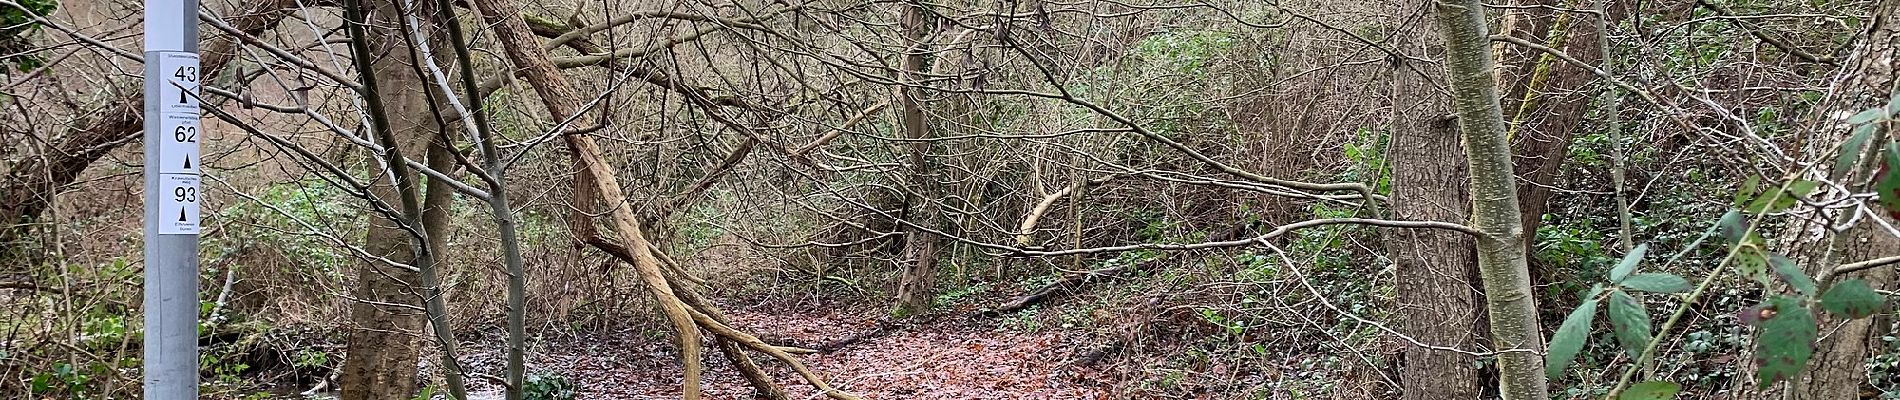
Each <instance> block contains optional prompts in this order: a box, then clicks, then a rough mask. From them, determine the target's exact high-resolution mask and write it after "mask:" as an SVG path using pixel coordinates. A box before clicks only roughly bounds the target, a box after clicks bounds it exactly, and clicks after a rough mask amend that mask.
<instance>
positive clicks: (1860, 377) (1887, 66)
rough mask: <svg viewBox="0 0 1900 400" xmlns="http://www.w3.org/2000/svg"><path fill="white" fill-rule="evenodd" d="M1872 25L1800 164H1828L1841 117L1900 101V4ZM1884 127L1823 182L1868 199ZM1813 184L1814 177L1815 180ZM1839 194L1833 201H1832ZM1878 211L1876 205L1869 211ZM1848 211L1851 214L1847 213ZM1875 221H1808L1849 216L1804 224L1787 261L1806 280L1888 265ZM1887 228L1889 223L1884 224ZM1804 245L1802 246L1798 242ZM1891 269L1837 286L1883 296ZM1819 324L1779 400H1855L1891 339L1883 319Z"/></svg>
mask: <svg viewBox="0 0 1900 400" xmlns="http://www.w3.org/2000/svg"><path fill="white" fill-rule="evenodd" d="M1871 14H1872V15H1873V16H1874V20H1873V23H1872V24H1869V28H1868V30H1867V31H1866V32H1865V34H1864V35H1863V36H1862V37H1861V40H1860V43H1859V45H1858V48H1857V49H1856V50H1855V52H1854V57H1852V58H1849V59H1848V63H1847V65H1845V66H1844V68H1845V69H1844V70H1843V73H1844V79H1839V80H1836V82H1839V84H1838V85H1837V86H1836V87H1835V88H1834V90H1833V94H1834V96H1833V99H1832V100H1831V101H1830V105H1829V106H1828V107H1821V108H1819V109H1821V110H1825V112H1824V113H1822V114H1820V115H1819V116H1818V118H1816V120H1818V121H1820V122H1821V124H1822V125H1821V126H1822V128H1819V129H1816V130H1815V131H1816V133H1817V134H1818V135H1821V137H1820V140H1813V142H1815V144H1814V145H1813V146H1811V147H1809V148H1807V149H1805V151H1806V152H1807V153H1808V157H1806V158H1807V159H1819V160H1827V159H1829V156H1831V155H1833V154H1836V153H1835V151H1836V149H1838V148H1839V147H1840V144H1841V143H1842V142H1845V141H1846V140H1847V138H1848V137H1850V136H1851V135H1852V133H1851V132H1852V130H1851V129H1850V128H1848V127H1846V126H1845V125H1840V124H1839V123H1838V118H1839V117H1840V116H1845V115H1852V114H1854V113H1858V112H1860V111H1861V110H1866V109H1870V108H1875V107H1881V106H1884V105H1886V104H1887V101H1888V99H1889V98H1891V97H1893V96H1894V95H1895V94H1900V79H1897V78H1900V77H1897V75H1900V74H1896V73H1895V65H1894V64H1893V60H1894V59H1895V57H1897V56H1900V21H1896V20H1895V18H1900V1H1896V0H1884V1H1881V2H1879V4H1877V5H1876V7H1875V9H1874V10H1873V11H1872V13H1871ZM1873 123H1878V124H1884V125H1885V126H1883V127H1881V131H1880V133H1879V134H1876V135H1874V137H1875V138H1885V140H1870V143H1868V144H1866V145H1865V146H1866V147H1863V149H1873V150H1876V151H1872V152H1869V153H1867V154H1866V155H1864V156H1863V158H1862V161H1861V162H1860V163H1857V165H1855V166H1854V167H1853V168H1852V170H1850V171H1829V173H1828V175H1831V176H1840V177H1847V178H1846V179H1848V181H1847V182H1846V184H1847V185H1848V187H1850V188H1856V191H1861V192H1864V191H1867V190H1869V189H1871V188H1872V187H1873V185H1872V184H1871V182H1872V181H1873V180H1874V179H1878V176H1877V175H1878V174H1877V173H1876V172H1877V170H1878V169H1879V166H1880V165H1881V164H1883V163H1881V162H1879V157H1880V153H1881V152H1880V151H1877V150H1878V149H1881V148H1882V147H1883V146H1884V145H1885V143H1886V142H1888V141H1892V140H1893V137H1894V130H1893V127H1894V124H1893V123H1891V122H1873ZM1817 178H1818V177H1817ZM1842 195H1846V193H1833V194H1830V195H1829V196H1831V197H1839V196H1842ZM1868 206H1869V207H1873V208H1874V209H1875V210H1879V209H1880V206H1879V205H1877V204H1869V205H1868ZM1849 210H1852V208H1849ZM1874 214H1876V215H1862V216H1861V217H1862V220H1861V221H1860V222H1859V223H1858V224H1856V225H1854V227H1852V228H1849V229H1848V230H1847V231H1846V232H1839V233H1836V232H1833V231H1829V230H1827V229H1826V226H1821V225H1814V222H1813V221H1822V222H1826V223H1828V226H1838V225H1837V224H1839V223H1844V222H1845V221H1847V220H1848V219H1849V218H1851V217H1853V215H1843V214H1841V213H1834V214H1833V215H1823V216H1822V217H1823V218H1818V219H1812V220H1803V221H1810V222H1809V223H1808V224H1807V225H1805V226H1800V227H1799V228H1800V229H1798V230H1796V231H1795V232H1794V235H1795V236H1796V237H1795V238H1793V239H1795V240H1791V241H1790V242H1792V243H1802V244H1809V245H1808V246H1805V247H1800V248H1797V249H1796V250H1795V251H1796V252H1797V253H1795V254H1793V258H1794V259H1796V260H1797V261H1799V262H1801V263H1802V264H1804V265H1806V266H1807V268H1808V270H1809V271H1810V273H1811V274H1816V275H1818V274H1821V273H1823V271H1826V270H1828V269H1831V268H1833V267H1834V266H1837V265H1841V264H1846V263H1852V262H1856V261H1861V260H1867V259H1873V258H1879V257H1887V256H1892V255H1895V254H1900V238H1896V237H1894V236H1893V235H1892V234H1891V233H1888V232H1887V231H1886V230H1884V229H1881V228H1880V227H1878V226H1877V225H1876V224H1878V223H1879V222H1877V221H1871V220H1868V219H1871V218H1887V217H1886V216H1885V215H1884V214H1886V213H1884V212H1876V213H1874ZM1886 222H1888V223H1893V222H1894V221H1892V220H1891V219H1889V220H1887V221H1886ZM1801 239H1808V240H1801ZM1894 275H1895V272H1894V268H1893V267H1878V268H1874V269H1871V270H1867V271H1862V272H1859V273H1856V274H1852V275H1849V276H1844V277H1842V278H1858V279H1862V280H1865V281H1867V283H1868V284H1869V285H1870V286H1873V287H1874V288H1875V289H1877V290H1888V289H1891V287H1892V286H1893V284H1894ZM1823 281H1824V282H1829V281H1832V282H1838V281H1839V279H1824V280H1823ZM1817 319H1818V320H1819V321H1820V323H1821V339H1820V341H1819V342H1818V343H1816V345H1815V349H1816V350H1815V353H1814V358H1812V359H1811V360H1810V361H1809V363H1808V366H1807V368H1806V369H1805V370H1803V372H1802V374H1801V375H1799V376H1797V377H1795V378H1794V379H1792V380H1791V382H1790V385H1789V390H1788V396H1787V397H1786V398H1790V399H1798V400H1810V399H1812V400H1825V399H1856V398H1860V397H1861V391H1862V388H1863V387H1865V386H1867V380H1868V376H1867V372H1868V371H1867V364H1866V360H1867V358H1868V357H1870V356H1872V355H1873V354H1875V353H1877V352H1878V351H1881V350H1880V349H1882V348H1883V346H1884V343H1883V342H1881V341H1880V337H1881V336H1882V335H1886V334H1890V333H1891V329H1892V328H1891V326H1889V324H1890V323H1891V322H1890V321H1885V319H1884V318H1879V317H1876V318H1862V319H1853V320H1848V319H1843V318H1836V317H1833V316H1831V315H1825V314H1823V315H1817Z"/></svg>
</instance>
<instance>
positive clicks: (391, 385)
mask: <svg viewBox="0 0 1900 400" xmlns="http://www.w3.org/2000/svg"><path fill="white" fill-rule="evenodd" d="M396 1H401V0H384V1H377V2H376V3H375V4H373V5H370V7H371V9H370V10H368V18H369V20H370V21H371V23H370V26H369V27H366V28H369V29H367V38H366V39H367V41H368V42H369V43H368V45H369V47H370V51H371V52H372V54H373V55H374V56H373V57H374V58H373V59H372V60H370V61H369V65H370V66H371V67H370V71H369V73H370V74H374V75H375V76H376V77H377V78H378V79H376V80H375V85H374V88H375V91H376V93H377V97H378V98H380V101H381V103H382V104H383V106H384V108H383V110H382V111H381V112H383V113H384V114H385V115H386V116H387V118H388V121H387V123H388V124H389V126H386V127H381V128H380V129H388V130H389V133H390V134H391V135H399V136H395V137H394V139H395V141H396V143H394V145H395V146H394V148H393V149H392V151H395V152H398V153H401V154H426V155H427V156H426V160H425V162H426V163H427V164H428V165H429V167H430V168H432V169H436V170H438V171H447V170H448V169H449V168H450V167H451V166H453V165H454V164H453V160H452V159H451V158H450V157H451V156H450V155H449V154H448V151H449V150H448V149H447V147H446V146H447V144H444V143H441V142H440V141H439V140H438V138H440V137H441V135H440V134H439V130H440V128H441V126H440V125H439V124H438V123H437V120H436V119H435V114H434V111H433V110H432V109H431V107H433V104H431V99H430V96H431V94H430V93H428V91H429V90H431V89H430V88H431V87H432V86H431V85H429V84H428V82H426V81H424V80H423V78H422V77H421V76H420V75H418V74H417V73H416V71H417V70H416V69H415V68H416V67H415V65H416V64H415V63H416V62H417V60H416V59H415V57H414V52H412V51H411V50H410V48H409V46H410V45H409V44H408V41H407V40H405V39H404V38H405V36H407V32H404V31H403V30H402V29H400V28H397V27H400V26H403V22H402V21H401V19H402V18H403V12H404V9H403V7H399V6H398V5H397V4H396ZM421 15H432V13H422V14H421ZM359 65H361V64H359ZM372 112H374V111H372ZM385 145H386V146H387V145H388V144H385ZM384 166H386V167H389V168H391V170H392V173H401V174H403V175H404V176H403V177H401V178H399V179H401V180H407V181H408V182H418V181H420V175H419V174H416V173H413V172H411V171H409V170H408V168H406V167H405V166H402V165H397V164H395V163H386V164H385V165H384ZM370 170H372V171H379V170H380V168H378V165H375V164H372V165H371V166H370ZM391 175H392V174H391V173H379V174H377V178H376V181H375V183H374V184H373V185H372V186H371V189H370V194H371V195H372V196H374V197H375V198H376V199H377V201H381V202H384V203H386V204H401V203H402V202H403V201H404V199H403V197H404V196H405V193H403V190H402V189H403V188H401V187H399V185H401V184H402V182H392V181H391V180H390V178H391ZM452 190H453V188H450V187H449V186H448V184H447V183H446V182H443V181H441V180H439V179H430V180H428V183H427V188H426V193H425V194H422V198H421V199H420V200H421V204H420V207H421V209H420V219H419V220H418V222H420V223H421V225H422V229H423V231H424V235H423V236H424V237H426V239H427V243H422V244H421V245H423V246H427V249H425V250H424V251H425V252H426V251H430V250H428V249H434V250H440V249H443V248H446V247H447V233H448V232H447V231H448V229H447V228H448V225H449V202H450V200H451V199H452V197H451V195H452V192H451V191H452ZM403 224H404V222H403V221H395V220H391V219H389V218H383V217H373V218H371V224H370V228H369V231H368V233H367V234H366V235H365V238H364V244H363V249H364V250H365V251H367V252H369V253H370V254H375V255H380V256H383V257H385V258H388V259H390V260H394V261H397V262H402V263H406V264H409V265H411V266H414V267H416V268H439V267H440V266H441V265H442V263H440V262H439V260H440V259H441V257H424V254H419V253H418V252H417V251H416V250H417V247H416V246H417V243H415V242H414V241H413V240H412V239H413V235H411V234H410V233H409V232H408V231H406V230H405V229H404V228H403ZM425 263H428V264H432V265H423V264H425ZM356 275H357V284H356V287H355V288H354V289H353V291H354V293H353V295H354V296H355V297H356V298H357V299H359V300H364V301H358V302H355V303H352V304H351V306H350V319H351V321H353V322H354V323H355V325H356V326H355V329H353V330H351V331H350V334H349V339H348V344H347V347H346V352H347V353H346V354H347V355H348V357H347V358H345V359H344V363H343V366H342V369H341V371H340V372H339V377H338V380H339V382H338V383H339V384H340V385H339V386H341V397H342V398H344V399H394V400H402V399H409V398H411V397H412V396H413V395H414V393H415V391H416V388H417V384H418V383H419V382H418V376H417V373H418V371H417V369H416V362H417V359H418V357H420V355H421V342H420V341H418V338H419V337H421V336H420V334H421V331H422V329H423V327H424V321H425V317H426V316H427V315H426V314H425V312H424V311H423V310H424V309H425V308H424V304H425V303H426V302H425V301H424V296H425V295H424V294H423V293H424V292H426V291H430V290H429V289H432V285H433V284H434V283H433V282H427V279H424V278H425V277H424V276H423V274H422V273H420V272H419V271H417V270H412V269H408V268H401V267H397V266H393V265H384V264H381V263H377V262H371V261H366V262H364V263H362V264H361V265H359V266H358V269H357V273H356ZM431 306H434V305H431ZM436 312H438V313H439V312H442V310H436ZM439 329H447V327H440V328H439ZM449 340H453V338H449ZM444 345H445V346H450V345H452V343H444ZM450 353H451V354H452V352H450ZM444 367H445V369H447V371H448V373H449V374H451V375H453V374H456V373H459V372H458V371H455V370H454V369H453V366H449V365H444ZM457 378H459V377H457ZM457 380H459V379H457Z"/></svg>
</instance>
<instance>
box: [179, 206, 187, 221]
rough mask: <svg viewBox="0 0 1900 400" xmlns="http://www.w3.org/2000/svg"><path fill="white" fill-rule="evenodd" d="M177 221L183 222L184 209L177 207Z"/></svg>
mask: <svg viewBox="0 0 1900 400" xmlns="http://www.w3.org/2000/svg"><path fill="white" fill-rule="evenodd" d="M178 222H185V209H183V208H180V209H178Z"/></svg>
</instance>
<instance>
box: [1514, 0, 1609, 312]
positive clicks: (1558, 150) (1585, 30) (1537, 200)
mask: <svg viewBox="0 0 1900 400" xmlns="http://www.w3.org/2000/svg"><path fill="white" fill-rule="evenodd" d="M1511 3H1512V5H1514V6H1518V7H1520V8H1513V9H1511V10H1510V11H1509V12H1507V13H1506V15H1505V18H1504V23H1503V24H1502V26H1501V27H1500V29H1501V31H1500V32H1499V33H1498V34H1500V35H1508V36H1515V37H1519V38H1523V39H1525V40H1527V41H1530V42H1532V43H1542V44H1544V45H1545V46H1549V47H1551V48H1555V49H1562V50H1564V53H1566V54H1569V55H1570V56H1571V57H1574V58H1576V59H1577V60H1578V61H1583V62H1587V63H1599V62H1601V61H1602V60H1603V50H1602V48H1601V46H1599V41H1598V40H1597V39H1598V38H1597V35H1599V34H1600V33H1599V32H1598V29H1597V26H1596V24H1594V23H1592V22H1593V21H1587V20H1583V19H1581V18H1580V17H1579V15H1581V14H1578V13H1573V12H1561V13H1560V12H1558V11H1554V9H1556V8H1576V7H1575V6H1574V4H1568V3H1574V1H1570V2H1566V1H1557V0H1516V1H1512V2H1511ZM1546 7H1551V8H1546ZM1497 53H1498V54H1499V56H1500V57H1499V62H1500V65H1499V68H1498V83H1499V85H1500V86H1499V89H1500V95H1502V97H1501V98H1500V99H1499V100H1500V102H1501V104H1500V105H1501V106H1502V111H1503V112H1504V116H1505V117H1506V121H1507V122H1508V123H1509V126H1510V130H1509V132H1510V133H1509V134H1508V136H1509V137H1510V139H1511V147H1512V148H1513V149H1514V151H1513V154H1512V165H1513V169H1514V170H1515V171H1517V173H1518V179H1519V182H1518V185H1517V194H1518V200H1519V203H1520V205H1521V206H1522V207H1523V215H1522V219H1523V225H1524V238H1525V240H1524V245H1525V246H1527V247H1528V246H1530V245H1532V244H1533V243H1532V242H1533V241H1535V239H1536V233H1537V228H1538V227H1539V226H1541V225H1542V224H1543V217H1544V213H1546V212H1548V211H1549V210H1550V199H1551V195H1552V194H1553V192H1552V191H1551V188H1552V187H1553V186H1552V184H1554V183H1555V182H1556V180H1557V172H1558V170H1559V168H1560V167H1562V166H1563V162H1564V155H1565V153H1566V152H1568V151H1569V149H1570V141H1571V139H1572V138H1575V137H1576V129H1577V126H1578V125H1580V124H1581V123H1582V122H1583V116H1584V112H1585V111H1586V110H1587V109H1588V107H1589V105H1590V96H1589V93H1588V92H1586V91H1584V89H1585V88H1586V87H1587V86H1588V85H1589V84H1590V82H1591V81H1592V80H1593V79H1594V78H1595V75H1593V74H1591V73H1590V71H1588V70H1585V69H1584V68H1583V67H1580V66H1577V65H1575V64H1571V63H1567V62H1563V61H1559V60H1556V59H1555V57H1552V56H1550V55H1549V54H1545V53H1543V52H1540V51H1536V50H1531V49H1526V48H1523V47H1521V46H1516V45H1512V44H1509V43H1501V44H1499V45H1498V51H1497ZM1533 267H1535V266H1533ZM1535 272H1536V273H1533V274H1532V276H1533V277H1534V278H1540V280H1542V281H1545V282H1551V281H1556V280H1558V279H1559V278H1556V277H1552V276H1549V275H1550V272H1551V271H1547V270H1542V269H1541V268H1539V270H1538V271H1535Z"/></svg>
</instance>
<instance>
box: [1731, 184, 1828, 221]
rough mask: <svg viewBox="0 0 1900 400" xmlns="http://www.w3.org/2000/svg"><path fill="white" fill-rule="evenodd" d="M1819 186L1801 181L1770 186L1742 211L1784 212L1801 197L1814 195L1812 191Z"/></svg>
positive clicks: (1753, 212) (1752, 212) (1757, 212)
mask: <svg viewBox="0 0 1900 400" xmlns="http://www.w3.org/2000/svg"><path fill="white" fill-rule="evenodd" d="M1820 185H1821V184H1820V182H1815V181H1808V180H1801V181H1794V182H1788V184H1787V185H1785V186H1772V187H1769V188H1768V190H1767V191H1764V192H1762V194H1761V196H1757V197H1755V201H1752V202H1749V203H1748V206H1747V207H1743V208H1742V210H1743V211H1747V212H1749V213H1751V214H1759V213H1771V212H1776V211H1781V210H1786V209H1788V207H1794V204H1795V202H1797V201H1799V200H1800V199H1801V198H1802V197H1806V196H1807V195H1808V194H1809V193H1814V189H1815V188H1817V187H1820Z"/></svg>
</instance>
